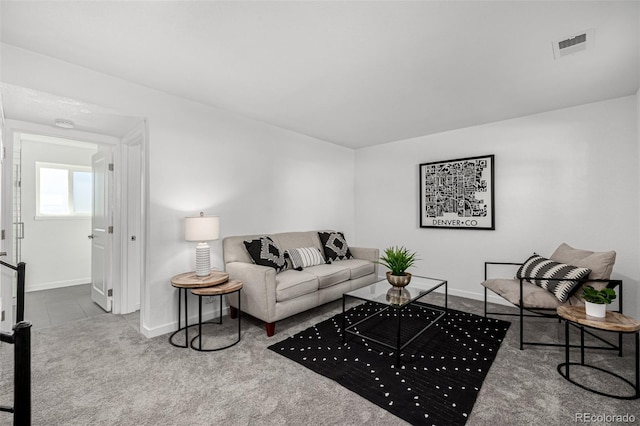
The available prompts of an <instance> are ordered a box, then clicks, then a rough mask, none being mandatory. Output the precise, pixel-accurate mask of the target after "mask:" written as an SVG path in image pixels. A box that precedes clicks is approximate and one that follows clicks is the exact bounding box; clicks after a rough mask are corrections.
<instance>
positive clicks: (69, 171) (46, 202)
mask: <svg viewBox="0 0 640 426" xmlns="http://www.w3.org/2000/svg"><path fill="white" fill-rule="evenodd" d="M92 182H93V174H92V173H91V168H90V167H86V166H72V165H68V164H53V163H41V162H39V161H37V162H36V209H37V210H36V216H37V217H66V216H90V215H91V202H92V198H93V184H92Z"/></svg>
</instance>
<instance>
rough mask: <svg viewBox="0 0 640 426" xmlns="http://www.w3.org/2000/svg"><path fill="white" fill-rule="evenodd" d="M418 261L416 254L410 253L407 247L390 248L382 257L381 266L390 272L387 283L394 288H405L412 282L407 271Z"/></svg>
mask: <svg viewBox="0 0 640 426" xmlns="http://www.w3.org/2000/svg"><path fill="white" fill-rule="evenodd" d="M417 260H418V258H417V254H416V253H415V252H410V251H409V250H408V249H406V248H405V247H388V248H386V249H385V250H384V254H383V255H382V256H381V257H380V261H379V262H378V263H379V264H381V265H383V266H386V267H387V268H389V269H390V270H389V271H388V272H387V281H389V284H391V285H392V286H394V287H404V286H406V285H407V284H409V281H411V274H410V273H409V272H407V269H409V268H410V267H412V266H413V265H414V264H415V263H416V261H417Z"/></svg>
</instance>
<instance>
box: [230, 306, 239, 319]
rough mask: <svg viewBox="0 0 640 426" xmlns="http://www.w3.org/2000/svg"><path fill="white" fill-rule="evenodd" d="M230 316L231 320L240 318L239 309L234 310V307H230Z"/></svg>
mask: <svg viewBox="0 0 640 426" xmlns="http://www.w3.org/2000/svg"><path fill="white" fill-rule="evenodd" d="M229 316H230V317H231V319H236V318H238V308H234V307H233V306H229Z"/></svg>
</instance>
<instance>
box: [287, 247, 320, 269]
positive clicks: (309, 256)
mask: <svg viewBox="0 0 640 426" xmlns="http://www.w3.org/2000/svg"><path fill="white" fill-rule="evenodd" d="M284 256H285V258H287V257H288V258H289V261H290V262H291V268H292V269H295V270H298V271H302V268H307V267H309V266H315V265H321V264H323V263H324V258H323V257H322V253H320V249H318V247H302V248H294V249H289V250H285V252H284Z"/></svg>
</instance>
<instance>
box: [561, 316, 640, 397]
mask: <svg viewBox="0 0 640 426" xmlns="http://www.w3.org/2000/svg"><path fill="white" fill-rule="evenodd" d="M557 312H558V315H559V316H560V318H561V319H563V320H564V321H565V333H564V334H565V362H563V363H562V364H560V365H558V373H560V375H561V376H562V377H564V378H565V379H567V380H568V381H569V382H571V383H573V384H574V385H576V386H579V387H581V388H582V389H585V390H588V391H589V392H593V393H596V394H598V395H603V396H608V397H611V398H616V399H638V398H640V361H639V357H640V355H639V351H638V350H639V348H638V334H639V332H640V323H639V322H638V321H636V320H635V319H633V318H631V317H628V316H626V315H623V314H621V313H619V312H613V311H607V314H606V317H604V318H596V317H592V316H587V314H586V312H585V310H584V307H583V306H559V307H558V309H557ZM570 324H571V325H573V326H575V327H578V328H580V362H571V361H570V356H569V325H570ZM585 327H588V328H593V329H597V330H602V331H610V332H615V333H633V334H635V370H636V372H635V373H636V374H635V379H636V380H635V384H634V383H632V382H631V380H629V379H626V378H624V377H622V376H621V375H619V374H617V373H614V372H613V371H609V370H605V369H603V368H601V367H597V366H594V365H589V364H585V362H584V328H585ZM620 356H622V346H621V347H620ZM572 365H579V366H582V367H588V368H591V369H594V370H598V371H601V372H603V373H606V374H608V375H610V376H613V377H615V378H617V379H619V380H622V381H623V382H625V383H627V384H628V385H630V386H631V387H633V389H634V390H635V393H634V394H633V395H628V396H620V395H613V394H610V393H605V392H601V391H599V390H596V389H593V388H590V387H587V386H585V385H583V384H581V383H578V382H576V381H575V380H573V379H571V377H570V375H569V367H570V366H572ZM563 367H564V371H563Z"/></svg>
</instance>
